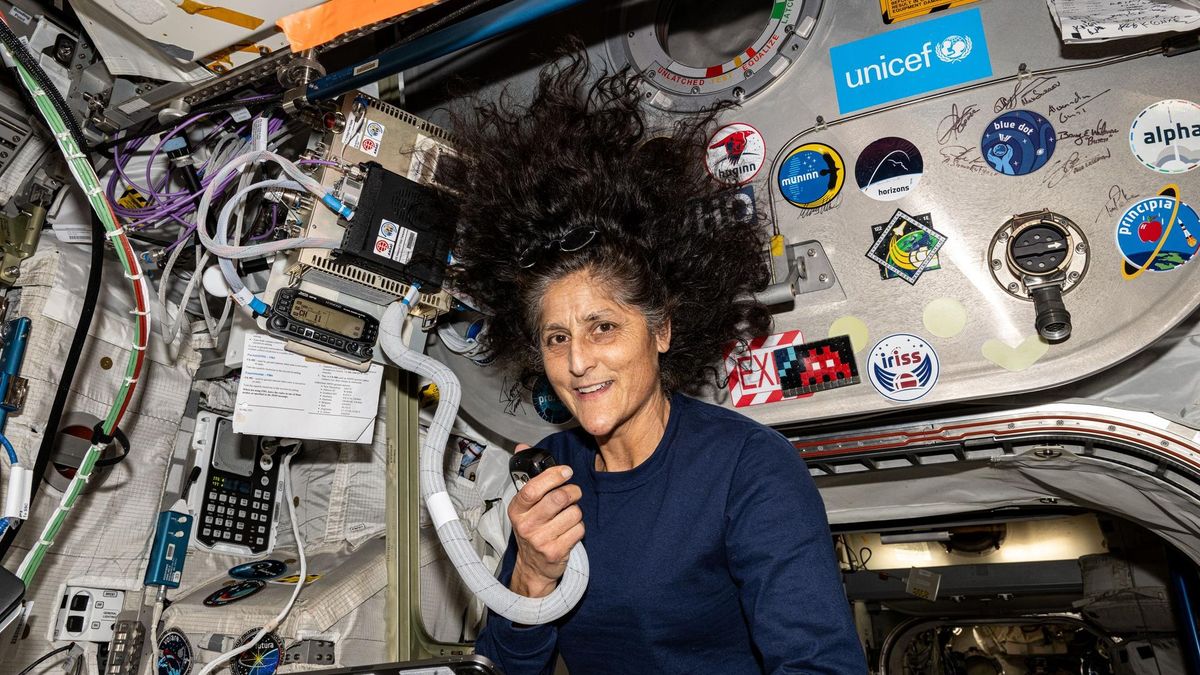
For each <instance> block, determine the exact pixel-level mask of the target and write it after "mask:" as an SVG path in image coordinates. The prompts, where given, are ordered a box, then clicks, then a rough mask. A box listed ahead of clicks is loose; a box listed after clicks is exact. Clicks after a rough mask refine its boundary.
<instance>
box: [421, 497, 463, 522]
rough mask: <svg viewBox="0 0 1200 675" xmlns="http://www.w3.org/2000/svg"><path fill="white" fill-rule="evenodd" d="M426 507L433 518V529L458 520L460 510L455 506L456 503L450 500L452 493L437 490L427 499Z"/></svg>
mask: <svg viewBox="0 0 1200 675" xmlns="http://www.w3.org/2000/svg"><path fill="white" fill-rule="evenodd" d="M425 508H426V509H428V510H429V517H430V518H432V519H433V529H435V530H438V529H441V527H442V526H443V525H445V524H446V523H448V522H450V521H452V520H458V511H457V510H455V508H454V503H453V502H451V501H450V495H449V494H448V493H447V492H446V491H445V490H442V491H441V492H435V493H433V494H431V495H429V497H427V498H426V499H425Z"/></svg>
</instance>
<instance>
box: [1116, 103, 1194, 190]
mask: <svg viewBox="0 0 1200 675" xmlns="http://www.w3.org/2000/svg"><path fill="white" fill-rule="evenodd" d="M1129 148H1130V149H1131V150H1132V151H1133V156H1134V157H1137V160H1138V161H1139V162H1141V163H1142V164H1144V165H1145V166H1146V167H1147V168H1149V169H1153V170H1154V171H1157V172H1159V173H1187V172H1188V171H1191V170H1192V169H1194V168H1196V167H1197V166H1200V105H1197V104H1195V103H1192V102H1191V101H1184V100H1181V99H1171V100H1167V101H1159V102H1158V103H1154V104H1152V105H1150V106H1149V107H1147V108H1146V109H1145V110H1143V111H1142V112H1140V113H1138V116H1137V117H1135V118H1133V124H1132V125H1131V126H1130V127H1129Z"/></svg>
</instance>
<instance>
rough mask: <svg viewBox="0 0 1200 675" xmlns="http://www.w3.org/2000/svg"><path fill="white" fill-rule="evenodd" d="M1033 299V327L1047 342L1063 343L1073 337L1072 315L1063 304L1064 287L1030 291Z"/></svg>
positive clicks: (1041, 288)
mask: <svg viewBox="0 0 1200 675" xmlns="http://www.w3.org/2000/svg"><path fill="white" fill-rule="evenodd" d="M1029 295H1030V297H1031V298H1033V310H1034V319H1033V325H1034V327H1035V328H1037V332H1038V335H1040V336H1042V337H1043V338H1045V340H1046V342H1050V343H1056V342H1063V341H1064V340H1066V339H1067V338H1069V337H1071V313H1070V312H1068V311H1067V306H1066V305H1065V304H1064V303H1063V294H1062V286H1059V285H1058V284H1047V285H1045V286H1038V287H1036V288H1033V289H1031V290H1030V291H1029Z"/></svg>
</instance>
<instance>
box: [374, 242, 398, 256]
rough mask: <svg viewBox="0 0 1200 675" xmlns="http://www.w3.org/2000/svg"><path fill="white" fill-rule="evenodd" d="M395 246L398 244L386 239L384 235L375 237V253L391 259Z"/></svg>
mask: <svg viewBox="0 0 1200 675" xmlns="http://www.w3.org/2000/svg"><path fill="white" fill-rule="evenodd" d="M395 246H396V243H395V242H391V241H388V240H387V239H384V238H383V237H376V238H375V255H378V256H382V257H384V258H389V259H390V258H391V257H392V249H393V248H395Z"/></svg>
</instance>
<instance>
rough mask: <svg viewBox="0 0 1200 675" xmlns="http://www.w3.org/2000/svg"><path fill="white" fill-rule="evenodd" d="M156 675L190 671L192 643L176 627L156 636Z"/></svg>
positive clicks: (178, 673) (186, 674) (173, 674)
mask: <svg viewBox="0 0 1200 675" xmlns="http://www.w3.org/2000/svg"><path fill="white" fill-rule="evenodd" d="M155 670H156V671H157V672H158V675H188V673H190V672H192V643H191V642H188V639H187V636H186V635H184V634H183V633H182V632H180V631H179V630H177V629H174V628H172V629H171V630H169V631H167V632H165V633H163V634H162V637H160V638H158V664H157V668H156V669H155Z"/></svg>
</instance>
